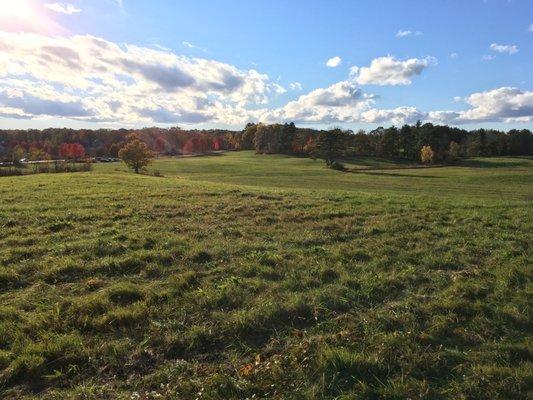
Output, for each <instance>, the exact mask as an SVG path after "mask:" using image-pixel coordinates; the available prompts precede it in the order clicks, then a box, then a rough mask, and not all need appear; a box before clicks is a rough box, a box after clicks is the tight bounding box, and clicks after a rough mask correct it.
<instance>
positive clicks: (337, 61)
mask: <svg viewBox="0 0 533 400" xmlns="http://www.w3.org/2000/svg"><path fill="white" fill-rule="evenodd" d="M341 62H342V58H340V57H339V56H335V57H333V58H330V59H329V60H328V61H327V62H326V66H328V67H330V68H335V67H338V66H339V65H340V64H341Z"/></svg>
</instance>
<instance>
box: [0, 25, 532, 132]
mask: <svg viewBox="0 0 533 400" xmlns="http://www.w3.org/2000/svg"><path fill="white" fill-rule="evenodd" d="M431 63H433V60H432V59H429V58H426V59H410V60H405V61H400V60H396V59H394V58H393V57H382V58H379V59H376V60H373V61H372V63H371V64H370V66H369V67H363V68H356V67H354V68H351V72H350V76H349V78H348V79H347V80H344V81H340V82H337V83H335V84H332V85H331V86H328V87H326V88H318V89H315V90H312V91H310V92H309V93H306V94H303V95H301V96H299V97H298V98H297V99H296V100H293V101H290V102H288V103H287V104H285V105H284V106H282V107H279V108H269V107H268V106H267V104H268V101H269V100H270V99H271V98H272V97H273V96H275V95H276V94H281V93H285V92H286V89H285V88H284V87H283V86H281V85H280V84H278V83H276V82H272V81H271V80H270V79H269V77H268V76H267V75H265V74H262V73H260V72H258V71H256V70H255V69H249V70H242V69H238V68H237V67H235V66H233V65H229V64H226V63H222V62H218V61H215V60H208V59H203V58H190V57H185V56H180V55H177V54H174V53H173V52H171V51H169V50H167V49H150V48H145V47H139V46H132V45H123V46H119V45H117V44H116V43H113V42H110V41H106V40H104V39H101V38H97V37H93V36H72V37H48V36H43V35H38V34H31V33H5V32H0V116H4V117H10V118H26V119H29V118H34V119H42V118H50V117H55V118H59V117H62V118H69V119H76V120H83V121H92V122H113V123H116V124H121V125H131V124H144V123H146V124H150V123H154V122H155V123H172V124H176V123H203V122H210V123H222V124H228V125H234V126H242V125H243V124H244V123H245V122H248V121H256V120H259V121H265V122H280V121H294V122H299V123H319V124H320V123H322V124H332V123H357V122H362V123H380V124H385V123H394V124H397V125H401V124H403V123H412V122H415V121H416V120H418V119H420V120H426V121H435V122H442V123H450V124H464V123H468V122H476V121H497V122H518V121H524V122H528V121H529V122H531V121H533V92H527V91H525V92H524V91H520V90H519V89H517V88H508V87H504V88H499V89H495V90H491V91H487V92H480V93H474V94H472V95H470V96H467V97H465V98H464V99H462V100H463V101H464V102H465V104H467V105H468V106H469V108H468V109H466V110H464V111H429V112H426V111H421V110H419V109H417V108H415V107H408V106H402V107H396V108H391V109H379V108H377V107H376V101H377V100H378V98H377V97H376V96H374V95H372V94H368V93H365V92H363V91H362V90H361V88H360V87H359V85H361V84H367V83H375V84H390V85H398V84H408V83H410V79H411V78H412V77H413V76H415V75H418V74H420V73H421V72H422V70H424V69H425V68H426V67H427V66H428V65H430V64H431ZM288 88H289V89H291V90H301V89H302V87H301V84H300V83H299V82H292V83H291V84H289V85H288ZM455 100H458V99H455Z"/></svg>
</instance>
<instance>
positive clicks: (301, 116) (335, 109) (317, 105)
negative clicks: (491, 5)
mask: <svg viewBox="0 0 533 400" xmlns="http://www.w3.org/2000/svg"><path fill="white" fill-rule="evenodd" d="M373 102H374V100H373V96H371V95H367V94H364V93H363V92H362V91H361V90H360V89H358V88H357V85H356V84H355V83H354V82H352V81H341V82H337V83H335V84H333V85H331V86H329V87H327V88H320V89H315V90H313V91H311V92H310V93H308V94H305V95H302V96H300V97H299V98H298V99H297V100H294V101H290V102H289V103H287V104H286V105H285V106H284V107H281V108H278V109H274V110H263V111H262V113H261V115H260V120H261V121H264V122H277V121H294V122H316V123H333V122H353V121H355V119H356V116H357V115H358V114H359V113H360V112H362V111H364V110H367V109H368V108H369V106H370V105H371V104H372V103H373Z"/></svg>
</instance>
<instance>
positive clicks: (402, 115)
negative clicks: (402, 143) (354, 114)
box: [360, 107, 426, 126]
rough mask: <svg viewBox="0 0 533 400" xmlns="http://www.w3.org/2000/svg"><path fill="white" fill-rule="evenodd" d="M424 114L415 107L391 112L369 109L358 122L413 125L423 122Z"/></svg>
mask: <svg viewBox="0 0 533 400" xmlns="http://www.w3.org/2000/svg"><path fill="white" fill-rule="evenodd" d="M425 117H426V114H425V113H424V112H422V111H420V110H418V109H416V108H415V107H397V108H395V109H392V110H380V109H370V110H367V111H365V112H363V113H362V114H361V118H360V121H361V122H368V123H383V122H388V123H392V124H394V125H398V126H400V125H404V124H413V123H415V122H416V121H418V120H423V119H424V118H425Z"/></svg>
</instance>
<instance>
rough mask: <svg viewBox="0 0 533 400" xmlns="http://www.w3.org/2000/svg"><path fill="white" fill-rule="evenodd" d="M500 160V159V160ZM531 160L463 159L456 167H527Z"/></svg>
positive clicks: (528, 158) (520, 158)
mask: <svg viewBox="0 0 533 400" xmlns="http://www.w3.org/2000/svg"><path fill="white" fill-rule="evenodd" d="M500 160H501V159H500ZM531 161H533V158H531V157H513V158H509V159H507V160H506V161H499V160H479V159H463V160H460V161H459V162H458V163H457V164H456V165H457V166H459V167H470V168H510V167H525V166H528V165H529V164H530V163H531Z"/></svg>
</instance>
